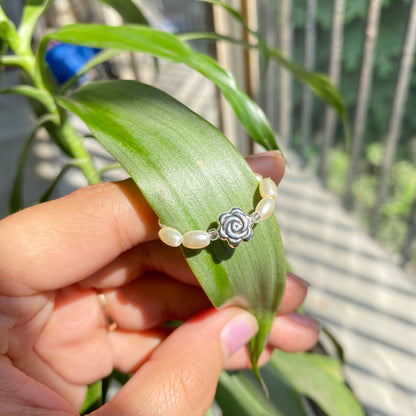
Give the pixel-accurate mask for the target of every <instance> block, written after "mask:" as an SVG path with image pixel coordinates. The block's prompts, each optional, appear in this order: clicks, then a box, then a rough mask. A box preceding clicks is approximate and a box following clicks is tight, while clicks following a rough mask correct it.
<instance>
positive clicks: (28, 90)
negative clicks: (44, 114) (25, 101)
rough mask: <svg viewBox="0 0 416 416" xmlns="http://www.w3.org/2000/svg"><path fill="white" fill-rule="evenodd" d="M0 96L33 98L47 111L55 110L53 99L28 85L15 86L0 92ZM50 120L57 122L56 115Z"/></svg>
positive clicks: (44, 92)
mask: <svg viewBox="0 0 416 416" xmlns="http://www.w3.org/2000/svg"><path fill="white" fill-rule="evenodd" d="M0 94H17V95H23V96H25V97H28V98H33V99H35V100H37V101H39V102H40V103H41V104H43V105H44V107H45V108H46V109H47V110H49V111H51V110H53V109H55V104H54V102H53V99H52V97H51V96H50V95H49V94H48V93H47V92H46V91H43V90H40V89H39V88H35V87H32V86H30V85H15V86H13V87H10V88H6V89H3V90H0ZM52 119H53V120H54V121H55V122H58V121H59V120H57V117H56V115H55V116H54V117H52V118H51V120H52Z"/></svg>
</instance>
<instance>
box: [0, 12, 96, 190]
mask: <svg viewBox="0 0 416 416" xmlns="http://www.w3.org/2000/svg"><path fill="white" fill-rule="evenodd" d="M0 23H1V25H2V29H3V32H2V38H3V39H4V40H5V41H6V43H7V44H8V45H9V47H10V48H11V49H12V50H13V52H14V53H15V55H14V56H2V57H0V64H3V65H13V66H19V67H21V68H22V69H23V70H24V71H25V72H26V73H27V74H28V75H29V76H30V77H31V79H32V81H33V84H34V86H35V87H36V88H38V89H40V90H41V91H43V92H44V93H45V94H46V95H47V96H48V97H47V98H48V100H47V101H48V102H49V103H50V105H48V111H49V112H50V113H51V114H52V115H53V117H54V120H55V123H56V125H57V128H58V129H59V130H60V133H61V134H59V137H60V138H61V140H62V141H64V142H65V143H63V144H64V145H65V147H66V148H68V149H69V151H70V153H71V156H72V157H73V158H74V159H75V160H76V164H77V166H78V168H79V169H80V170H81V171H82V173H83V175H84V176H85V178H86V179H87V181H88V183H89V184H94V183H98V182H100V175H99V173H98V171H97V169H95V167H94V165H93V163H92V160H91V156H90V154H89V153H88V151H87V149H86V148H85V146H84V144H83V142H82V139H81V138H80V137H79V135H78V134H77V132H76V131H75V129H74V128H73V127H72V125H71V124H70V123H69V121H68V120H67V119H66V118H65V117H61V114H60V112H59V108H58V107H57V105H56V102H55V100H54V92H53V89H52V87H51V85H50V84H49V82H48V79H47V77H43V76H42V74H41V72H40V71H39V70H38V68H37V64H36V57H35V55H34V54H33V52H32V50H31V49H30V46H29V45H30V39H22V38H21V37H20V35H19V33H18V31H17V30H16V27H15V26H14V24H13V23H12V22H11V21H10V20H9V19H8V17H7V16H6V14H5V13H4V10H3V8H2V7H1V6H0ZM40 51H43V49H40ZM39 53H41V52H39Z"/></svg>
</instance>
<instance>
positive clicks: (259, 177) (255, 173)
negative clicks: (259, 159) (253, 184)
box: [254, 172, 263, 182]
mask: <svg viewBox="0 0 416 416" xmlns="http://www.w3.org/2000/svg"><path fill="white" fill-rule="evenodd" d="M254 176H255V177H256V179H257V182H260V181H261V180H262V179H263V176H261V175H260V173H257V172H254Z"/></svg>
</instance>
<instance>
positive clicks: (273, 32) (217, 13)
mask: <svg viewBox="0 0 416 416" xmlns="http://www.w3.org/2000/svg"><path fill="white" fill-rule="evenodd" d="M135 1H136V2H137V4H138V5H139V6H141V7H142V8H143V10H144V11H145V12H147V13H149V15H150V17H151V18H152V19H153V21H154V22H156V23H157V24H159V26H162V27H163V25H165V27H167V28H169V24H172V25H173V26H175V27H176V28H177V29H178V30H182V31H191V30H217V31H218V32H220V33H222V34H227V32H228V34H232V35H233V36H234V37H241V38H243V39H245V40H250V39H251V37H252V35H251V34H250V33H249V32H248V31H247V30H244V28H242V26H241V25H240V24H236V22H235V20H234V19H233V17H232V16H231V15H230V14H229V13H227V12H226V11H225V10H224V9H222V8H219V7H217V6H214V7H213V6H211V5H209V4H204V3H200V2H195V1H194V0H135ZM320 1H322V0H305V2H303V3H304V6H305V10H304V13H305V24H304V26H303V28H302V30H301V32H302V37H303V39H304V48H303V56H302V57H301V58H299V56H295V55H296V51H295V50H294V47H293V45H294V33H295V30H294V23H293V16H292V13H293V7H294V4H295V2H293V0H280V1H277V0H261V1H257V0H228V4H230V5H232V6H234V7H235V8H237V9H239V10H240V11H241V13H242V14H243V15H244V16H245V18H246V20H247V21H248V22H249V25H250V27H251V28H252V29H254V30H258V31H259V32H260V33H261V34H262V35H263V36H264V38H265V39H266V40H267V42H268V43H269V45H271V46H272V47H275V48H278V49H280V50H281V51H282V52H283V54H284V55H285V56H286V57H287V58H291V59H294V60H297V62H298V63H300V64H302V65H303V66H304V67H305V68H307V69H308V70H312V71H313V70H315V62H316V56H317V50H316V49H317V46H316V45H317V23H316V13H317V8H318V6H319V2H320ZM19 2H20V0H18V1H16V3H15V4H18V3H19ZM382 3H383V2H382V0H368V2H367V11H366V25H365V29H364V32H365V33H364V35H363V39H364V41H363V45H362V57H361V68H360V79H359V86H358V93H357V98H356V103H355V106H354V109H355V110H354V112H353V114H351V117H350V128H351V132H352V145H351V149H350V160H349V169H348V177H347V183H346V189H345V194H344V198H343V200H344V203H345V206H346V207H347V208H348V209H352V208H353V207H354V202H355V201H354V193H353V186H354V183H355V182H356V180H357V179H358V177H359V166H360V165H361V164H362V159H363V151H364V146H365V139H364V138H365V134H366V127H367V115H368V111H369V102H370V98H371V95H372V93H373V92H374V91H373V90H372V87H373V72H374V62H375V54H376V50H377V41H378V34H379V25H380V19H381V16H382V13H383V7H382ZM325 4H328V5H330V7H332V10H331V14H332V18H331V22H330V25H331V30H330V41H329V44H328V48H327V51H328V67H327V68H326V69H325V70H324V72H326V73H327V74H328V77H329V78H330V79H331V81H332V82H333V84H335V85H336V86H340V85H342V82H343V80H342V77H341V74H342V66H343V64H344V62H343V46H344V26H345V25H344V17H345V13H346V11H347V10H348V7H349V5H350V0H333V1H332V2H328V1H326V2H325ZM73 20H78V21H84V22H85V21H97V20H99V21H104V22H107V23H109V24H118V23H120V22H121V21H120V19H118V18H117V16H116V14H114V13H112V12H111V11H110V10H109V8H108V7H107V6H105V5H103V4H102V3H100V2H94V1H90V0H88V1H87V0H83V1H81V0H57V1H55V2H53V3H52V7H51V9H50V10H49V12H48V13H47V15H46V17H45V20H44V23H45V26H46V27H54V26H57V25H58V26H59V25H61V24H65V23H68V22H70V21H73ZM166 25H167V26H166ZM403 25H405V30H404V32H405V36H404V38H403V48H402V53H401V57H400V59H399V60H398V62H397V77H396V81H395V82H396V86H395V93H394V97H393V99H392V102H391V104H390V118H389V122H388V127H387V129H386V131H385V132H384V137H383V141H384V153H383V160H382V164H381V168H380V169H379V172H378V174H377V182H378V184H377V193H376V198H375V201H374V206H373V209H372V210H373V212H372V222H371V227H370V232H371V234H372V235H374V236H375V235H377V232H378V230H379V226H380V217H381V215H382V213H381V208H382V207H383V204H384V203H385V201H386V199H387V197H388V194H389V177H390V174H391V170H392V166H393V163H394V161H395V160H396V156H397V149H398V144H399V141H400V140H406V138H403V137H402V127H403V120H404V118H403V117H404V110H405V108H406V103H407V98H408V93H409V91H410V90H411V82H412V76H413V79H415V78H416V77H415V71H414V57H415V48H416V0H411V2H410V4H409V6H408V17H407V22H405V21H404V22H403ZM236 31H237V32H236ZM296 33H297V34H299V28H296ZM207 50H209V49H207ZM211 52H212V53H215V54H216V57H217V59H218V60H219V61H220V63H221V64H223V65H224V66H226V67H228V68H229V69H230V70H231V71H232V72H233V73H234V74H236V77H237V80H238V82H239V83H240V85H241V86H242V87H243V88H244V89H246V91H247V92H248V93H249V94H250V95H252V96H253V98H255V99H256V100H258V101H260V103H261V104H262V107H263V108H264V109H265V111H266V114H267V116H268V117H269V119H270V120H271V123H272V125H273V128H274V129H275V131H276V132H277V134H278V136H279V139H280V142H281V144H282V147H283V149H285V148H296V151H297V152H298V153H299V155H300V157H301V158H303V159H304V158H306V155H307V152H308V149H309V148H310V147H311V146H312V147H315V148H316V147H318V148H319V149H320V161H319V172H318V174H319V175H320V177H321V178H322V181H323V183H326V182H327V178H328V170H329V157H330V152H331V149H332V148H333V145H334V143H335V142H336V141H337V140H336V139H337V132H339V120H338V118H337V114H336V112H335V111H334V110H333V109H332V108H330V107H327V108H325V109H324V111H322V112H321V116H320V119H319V118H318V119H317V117H316V115H314V105H316V100H315V99H314V98H313V95H312V93H311V91H310V90H309V89H308V88H306V87H303V89H302V92H301V100H300V101H301V104H300V121H299V124H300V126H299V127H298V126H294V111H297V112H299V105H297V107H296V110H295V109H294V80H293V78H292V77H291V75H290V74H289V73H288V72H287V71H285V70H282V69H281V68H279V67H278V66H277V65H275V64H274V63H271V64H270V68H269V70H268V72H267V74H266V76H265V80H263V81H262V80H261V76H260V73H261V65H260V64H259V59H258V53H257V52H256V51H255V50H250V51H248V50H243V49H242V48H241V47H238V46H235V45H231V44H226V43H223V42H220V43H219V44H218V45H217V48H216V50H214V51H211ZM123 59H124V61H119V62H124V65H125V66H127V67H130V70H131V68H132V70H133V75H135V76H136V78H140V75H139V72H140V71H139V69H138V67H139V65H140V63H139V62H138V60H137V58H136V57H133V55H128V56H127V57H126V56H124V58H123ZM126 60H127V61H126ZM320 70H322V69H321V68H320ZM262 85H267V89H266V88H262ZM387 105H388V104H387ZM221 115H222V117H220V118H221V126H220V127H221V128H222V129H223V131H224V133H225V134H226V136H227V137H229V138H230V140H231V141H232V142H233V143H234V144H236V145H237V147H238V148H239V149H240V151H241V152H242V153H243V154H244V153H249V152H251V151H253V150H255V149H253V147H252V144H251V143H250V141H248V140H247V139H246V138H245V134H244V132H243V131H242V129H241V126H239V124H238V123H237V121H236V118H235V117H234V116H233V115H232V112H231V111H230V110H229V108H228V107H227V105H226V103H224V101H222V104H221ZM298 119H299V118H298ZM296 135H297V136H298V137H300V140H299V139H298V142H297V143H295V141H294V137H295V136H296ZM318 136H319V140H318V139H317V137H318ZM415 236H416V196H415V199H414V202H413V208H412V211H411V212H409V213H408V219H407V235H406V237H405V238H404V239H403V243H402V249H401V260H400V261H401V263H402V264H403V265H404V264H405V263H407V262H408V261H409V259H410V257H411V253H412V250H413V252H414V249H413V244H415V243H416V242H415Z"/></svg>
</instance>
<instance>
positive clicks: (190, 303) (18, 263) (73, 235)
mask: <svg viewBox="0 0 416 416" xmlns="http://www.w3.org/2000/svg"><path fill="white" fill-rule="evenodd" d="M249 163H250V165H251V167H252V168H253V170H254V171H256V172H259V173H261V174H262V175H263V176H270V177H272V179H274V181H275V182H276V183H278V182H279V181H280V179H281V178H282V176H283V172H284V160H283V158H282V157H281V156H279V155H277V154H276V153H273V152H272V153H266V154H262V155H260V156H256V157H251V158H249ZM157 231H158V225H157V218H156V216H155V214H154V212H153V211H152V210H151V208H150V207H149V205H148V204H147V202H146V201H145V199H144V197H143V196H142V195H141V194H140V192H139V191H138V190H137V188H136V186H135V185H134V183H133V182H132V181H131V180H126V181H122V182H118V183H103V184H99V185H95V186H90V187H86V188H83V189H80V190H79V191H76V192H74V193H73V194H71V195H68V196H66V197H63V198H60V199H57V200H54V201H50V202H47V203H44V204H40V205H37V206H34V207H31V208H28V209H25V210H22V211H20V212H18V213H16V214H14V215H12V216H10V217H8V218H6V219H4V220H2V221H0V265H1V266H0V354H1V360H0V400H1V403H2V405H1V406H2V407H1V408H2V411H3V412H5V413H4V414H7V415H14V414H16V415H17V414H18V415H31V416H32V415H42V416H47V415H54V416H56V415H60V416H64V415H67V416H69V415H71V416H73V415H77V414H78V413H77V410H76V409H79V408H80V407H81V405H82V403H83V400H84V398H85V394H86V389H87V385H88V384H90V383H92V382H94V381H96V380H98V379H100V378H103V377H105V376H106V375H108V374H109V373H110V372H111V371H112V369H113V368H118V369H119V370H120V371H123V372H128V373H134V375H133V376H132V378H131V379H130V381H129V382H128V383H127V384H126V385H125V386H124V387H123V388H122V389H121V390H120V391H119V392H118V393H117V394H116V395H115V397H114V398H113V399H111V400H110V401H109V403H107V404H106V405H104V406H103V407H101V408H100V409H99V410H97V411H96V412H94V413H93V414H94V415H96V416H106V415H138V414H140V415H146V416H156V415H204V414H205V413H206V411H207V408H208V407H209V405H210V403H211V401H212V399H213V396H214V394H215V388H216V385H217V381H218V377H219V373H220V371H221V369H222V368H224V367H225V368H243V367H248V366H249V360H248V357H247V354H246V351H245V349H244V348H242V346H243V345H244V344H245V343H246V342H247V341H248V340H249V338H251V337H252V336H253V335H254V333H255V331H256V329H257V327H256V321H255V319H254V318H253V317H252V316H251V315H250V314H249V313H248V312H245V311H243V310H242V309H239V308H237V307H228V308H224V309H221V310H215V309H214V308H212V307H211V305H210V303H209V301H208V299H207V298H206V296H205V294H204V292H203V291H202V289H201V288H200V287H199V284H198V282H197V281H196V279H195V277H194V276H193V274H192V272H191V271H190V269H189V268H188V266H187V263H186V261H185V260H184V258H183V256H182V255H181V252H180V250H179V249H176V248H171V247H168V246H166V245H164V244H163V243H161V242H160V241H159V240H158V239H157ZM306 291H307V285H306V284H305V283H304V282H303V281H302V280H301V279H299V278H296V277H295V276H292V275H289V276H288V280H287V286H286V291H285V295H284V298H283V301H282V304H281V306H280V308H279V311H278V315H277V317H276V319H275V322H274V325H273V329H272V332H271V334H270V337H269V341H268V345H267V347H266V349H265V352H264V354H263V356H262V357H261V361H262V362H265V361H266V360H267V358H268V356H269V355H270V353H271V351H272V349H273V348H280V349H283V350H286V351H300V350H305V349H308V348H309V347H311V346H312V345H313V344H314V343H315V342H316V340H317V337H318V333H319V328H318V325H317V322H316V321H314V320H312V319H311V318H307V317H303V316H302V315H298V314H296V313H294V312H293V311H294V310H295V309H296V308H297V307H298V306H300V305H301V304H302V302H303V300H304V298H305V296H306ZM97 292H102V293H103V294H104V295H105V297H106V301H107V304H108V309H109V311H110V313H111V316H112V317H113V318H114V320H115V322H116V323H117V329H116V330H113V331H110V330H109V328H108V324H107V320H106V316H105V314H104V311H103V308H102V305H101V304H100V301H99V297H98V296H97ZM168 320H184V321H186V322H185V323H184V324H183V325H182V326H180V327H179V328H177V329H176V330H174V331H173V332H171V333H170V332H169V331H168V330H167V329H166V328H162V327H161V324H162V323H164V322H166V321H168Z"/></svg>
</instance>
